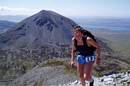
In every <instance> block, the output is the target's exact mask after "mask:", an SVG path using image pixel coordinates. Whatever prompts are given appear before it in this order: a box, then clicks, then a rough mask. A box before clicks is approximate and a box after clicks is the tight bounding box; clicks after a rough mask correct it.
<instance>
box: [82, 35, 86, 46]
mask: <svg viewBox="0 0 130 86" xmlns="http://www.w3.org/2000/svg"><path fill="white" fill-rule="evenodd" d="M82 39H83V44H84V45H87V42H86V39H87V36H83V37H82Z"/></svg>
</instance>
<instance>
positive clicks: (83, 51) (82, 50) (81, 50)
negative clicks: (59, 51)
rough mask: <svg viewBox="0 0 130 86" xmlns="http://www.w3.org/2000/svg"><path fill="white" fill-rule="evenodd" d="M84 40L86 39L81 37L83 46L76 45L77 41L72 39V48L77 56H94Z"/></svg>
mask: <svg viewBox="0 0 130 86" xmlns="http://www.w3.org/2000/svg"><path fill="white" fill-rule="evenodd" d="M86 39H87V37H84V36H83V37H82V40H83V45H77V40H76V39H74V46H75V48H76V52H77V54H78V55H83V56H92V55H94V53H95V51H93V50H92V49H91V47H89V46H88V44H87V42H86Z"/></svg>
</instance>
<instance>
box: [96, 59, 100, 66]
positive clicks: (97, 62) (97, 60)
mask: <svg viewBox="0 0 130 86" xmlns="http://www.w3.org/2000/svg"><path fill="white" fill-rule="evenodd" d="M96 64H97V65H100V64H101V58H100V57H97V58H96Z"/></svg>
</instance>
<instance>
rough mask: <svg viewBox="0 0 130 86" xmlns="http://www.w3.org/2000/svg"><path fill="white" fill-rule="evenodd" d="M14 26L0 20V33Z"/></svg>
mask: <svg viewBox="0 0 130 86" xmlns="http://www.w3.org/2000/svg"><path fill="white" fill-rule="evenodd" d="M14 25H15V23H14V22H10V21H4V20H0V33H2V32H5V31H6V30H8V29H9V28H11V27H13V26H14Z"/></svg>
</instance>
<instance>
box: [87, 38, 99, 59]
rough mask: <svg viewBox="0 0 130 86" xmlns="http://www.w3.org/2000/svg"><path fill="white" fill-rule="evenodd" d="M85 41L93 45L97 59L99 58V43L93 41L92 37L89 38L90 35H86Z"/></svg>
mask: <svg viewBox="0 0 130 86" xmlns="http://www.w3.org/2000/svg"><path fill="white" fill-rule="evenodd" d="M86 41H87V43H88V44H89V45H91V46H93V47H95V48H96V54H97V59H100V54H101V47H100V45H99V44H98V43H97V42H95V41H94V40H93V39H92V38H90V37H87V39H86Z"/></svg>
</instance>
